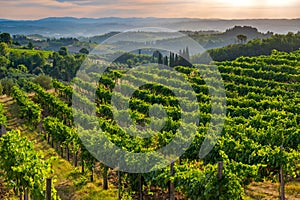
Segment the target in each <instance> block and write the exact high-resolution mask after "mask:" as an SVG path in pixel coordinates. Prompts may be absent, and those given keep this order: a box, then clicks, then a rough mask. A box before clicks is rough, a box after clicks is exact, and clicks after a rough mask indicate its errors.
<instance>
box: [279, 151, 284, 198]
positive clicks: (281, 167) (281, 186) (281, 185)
mask: <svg viewBox="0 0 300 200" xmlns="http://www.w3.org/2000/svg"><path fill="white" fill-rule="evenodd" d="M280 151H281V154H282V153H283V146H280ZM279 176H280V199H281V200H285V194H284V193H285V192H284V169H283V166H282V164H281V165H280V174H279Z"/></svg>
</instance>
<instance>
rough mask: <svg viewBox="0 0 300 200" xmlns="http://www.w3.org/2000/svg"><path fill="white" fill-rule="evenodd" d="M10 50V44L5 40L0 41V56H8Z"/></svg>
mask: <svg viewBox="0 0 300 200" xmlns="http://www.w3.org/2000/svg"><path fill="white" fill-rule="evenodd" d="M8 52H9V49H8V46H7V44H6V43H5V42H1V43H0V56H6V55H7V54H8Z"/></svg>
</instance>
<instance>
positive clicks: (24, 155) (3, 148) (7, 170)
mask: <svg viewBox="0 0 300 200" xmlns="http://www.w3.org/2000/svg"><path fill="white" fill-rule="evenodd" d="M0 154H1V157H0V169H1V170H2V172H3V174H2V176H3V178H5V180H6V182H7V186H8V187H10V188H18V189H19V190H20V191H21V192H24V191H25V190H27V191H28V192H29V194H30V196H31V198H34V199H45V198H46V178H48V177H50V176H51V174H52V170H51V164H50V161H51V160H44V158H43V156H42V155H41V153H39V152H36V151H35V150H34V147H33V143H32V142H30V141H29V140H28V139H27V138H25V137H22V136H21V133H20V131H14V130H13V131H10V132H7V133H6V134H5V135H4V136H3V137H2V138H0ZM55 199H57V198H56V190H55V188H54V186H53V187H52V200H55Z"/></svg>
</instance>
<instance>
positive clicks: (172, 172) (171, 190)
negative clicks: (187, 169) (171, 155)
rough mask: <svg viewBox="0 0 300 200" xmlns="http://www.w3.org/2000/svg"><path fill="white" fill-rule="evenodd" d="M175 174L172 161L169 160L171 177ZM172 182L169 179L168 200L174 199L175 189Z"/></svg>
mask: <svg viewBox="0 0 300 200" xmlns="http://www.w3.org/2000/svg"><path fill="white" fill-rule="evenodd" d="M174 174H175V172H174V161H172V162H171V166H170V175H171V177H173V176H174ZM174 188H175V187H174V183H173V181H170V200H175V189H174Z"/></svg>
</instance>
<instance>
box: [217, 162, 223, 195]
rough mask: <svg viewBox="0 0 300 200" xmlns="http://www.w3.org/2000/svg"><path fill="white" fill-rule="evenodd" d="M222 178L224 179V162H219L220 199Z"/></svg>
mask: <svg viewBox="0 0 300 200" xmlns="http://www.w3.org/2000/svg"><path fill="white" fill-rule="evenodd" d="M222 177H223V161H219V162H218V179H219V181H218V183H219V190H218V192H219V194H218V196H219V197H220V196H221V194H222V184H221V179H222Z"/></svg>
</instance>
